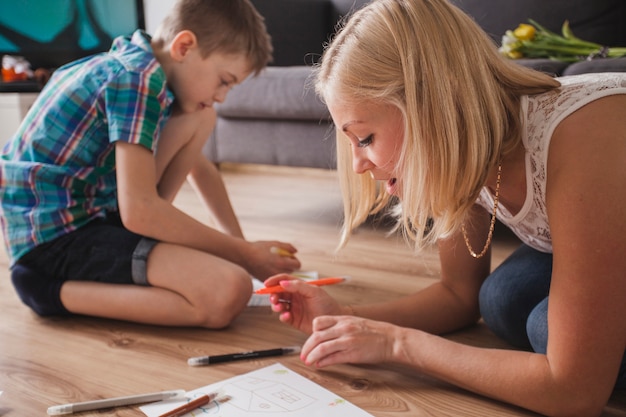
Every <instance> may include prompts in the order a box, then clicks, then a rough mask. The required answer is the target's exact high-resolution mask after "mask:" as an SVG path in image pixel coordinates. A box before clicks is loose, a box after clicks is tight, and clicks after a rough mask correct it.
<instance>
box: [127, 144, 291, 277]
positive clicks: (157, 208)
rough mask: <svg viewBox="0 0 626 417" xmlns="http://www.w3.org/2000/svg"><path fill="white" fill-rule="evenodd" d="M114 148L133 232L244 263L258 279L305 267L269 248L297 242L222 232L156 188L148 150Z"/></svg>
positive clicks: (129, 223) (288, 246)
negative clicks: (161, 193) (259, 239)
mask: <svg viewBox="0 0 626 417" xmlns="http://www.w3.org/2000/svg"><path fill="white" fill-rule="evenodd" d="M115 151H116V167H117V182H118V205H119V210H120V215H121V218H122V222H123V223H124V226H125V227H126V228H127V229H128V230H130V231H132V232H135V233H137V234H140V235H142V236H147V237H151V238H153V239H156V240H158V241H161V242H167V243H172V244H176V245H181V246H186V247H190V248H194V249H198V250H200V251H203V252H207V253H210V254H212V255H215V256H218V257H220V258H222V259H226V260H228V261H230V262H233V263H236V264H237V265H240V266H242V267H243V268H245V269H246V270H247V271H248V272H249V273H250V274H252V275H253V276H255V277H257V278H259V279H266V278H268V277H269V276H271V275H275V274H278V273H281V272H293V271H294V270H297V269H298V268H300V262H299V261H298V260H297V259H295V258H290V257H284V256H280V255H276V254H274V253H272V252H271V250H270V249H271V247H273V246H279V247H281V248H283V249H285V250H288V251H290V252H292V253H295V251H296V249H295V248H294V247H293V246H292V245H290V244H288V243H283V242H278V241H259V242H248V241H246V240H244V239H243V238H240V237H236V236H231V235H228V234H225V233H221V232H219V231H218V230H215V229H213V228H211V227H209V226H207V225H205V224H203V223H201V222H199V221H197V220H196V219H194V218H192V217H191V216H189V215H187V214H186V213H184V212H182V211H181V210H179V209H178V208H176V207H175V206H174V205H173V204H172V203H171V202H170V201H168V200H166V199H164V198H163V197H161V196H160V195H159V193H158V191H157V186H156V178H157V175H156V169H155V163H154V158H153V155H152V153H151V152H150V151H149V150H148V149H146V148H144V147H143V146H141V145H133V144H128V143H124V142H118V143H117V144H116V148H115Z"/></svg>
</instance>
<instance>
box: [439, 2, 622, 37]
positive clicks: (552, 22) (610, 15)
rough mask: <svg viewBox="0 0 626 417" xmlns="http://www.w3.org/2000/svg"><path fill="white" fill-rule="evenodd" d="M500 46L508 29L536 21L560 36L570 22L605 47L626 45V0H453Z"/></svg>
mask: <svg viewBox="0 0 626 417" xmlns="http://www.w3.org/2000/svg"><path fill="white" fill-rule="evenodd" d="M451 1H452V3H454V4H456V5H457V6H459V7H460V8H461V9H462V10H464V11H465V12H466V13H468V14H469V15H470V16H472V17H473V18H474V20H476V22H477V23H478V24H479V25H480V26H481V27H482V28H483V29H484V30H485V31H486V32H487V33H488V34H489V35H490V36H491V37H492V38H493V39H494V40H495V41H496V42H497V43H498V44H500V42H501V39H502V35H504V32H505V31H506V30H507V29H515V28H516V27H517V26H518V25H519V24H520V23H528V21H527V20H528V19H533V20H535V21H536V22H537V23H539V24H541V25H542V26H545V27H546V28H548V29H549V30H551V31H553V32H556V33H561V26H562V25H563V22H564V21H565V20H569V23H570V27H571V29H572V31H573V32H574V34H575V35H576V36H577V37H578V38H581V39H584V40H587V41H592V42H597V43H600V44H602V45H605V46H626V1H624V0H593V1H590V0H550V1H546V0H523V1H520V0H451Z"/></svg>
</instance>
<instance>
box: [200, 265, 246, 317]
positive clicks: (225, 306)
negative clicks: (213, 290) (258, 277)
mask: <svg viewBox="0 0 626 417" xmlns="http://www.w3.org/2000/svg"><path fill="white" fill-rule="evenodd" d="M223 283H224V284H227V285H223V286H222V287H221V288H220V292H219V295H218V297H216V298H215V301H214V302H213V303H212V305H210V306H207V307H208V309H207V311H206V315H205V317H204V319H203V321H204V327H208V328H213V329H219V328H223V327H227V326H228V325H230V323H232V321H233V320H235V319H236V318H237V317H238V316H239V315H240V314H241V313H242V312H243V310H244V309H245V308H246V306H247V305H248V301H249V300H250V297H251V296H252V279H251V278H250V275H249V274H248V273H247V272H246V271H245V270H244V269H243V268H239V267H236V268H233V270H232V271H231V272H230V273H227V274H225V275H224V276H223Z"/></svg>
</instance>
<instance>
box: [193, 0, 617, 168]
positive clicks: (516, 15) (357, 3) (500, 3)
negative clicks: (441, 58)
mask: <svg viewBox="0 0 626 417" xmlns="http://www.w3.org/2000/svg"><path fill="white" fill-rule="evenodd" d="M252 1H253V3H254V4H255V6H256V7H257V9H258V10H259V12H260V13H261V14H263V15H264V16H265V19H266V23H267V27H268V31H269V32H270V34H271V35H272V39H273V44H274V49H275V53H274V62H273V64H272V65H271V66H270V67H268V68H267V69H266V70H265V71H263V73H262V74H260V75H259V76H258V77H255V78H250V79H249V80H246V81H245V82H244V83H242V84H241V85H239V86H237V87H235V88H234V89H233V90H232V91H231V92H230V93H229V95H228V98H227V100H226V102H225V103H223V104H221V105H219V106H216V109H217V113H218V120H217V125H216V128H215V131H214V133H213V135H212V137H211V139H210V140H209V141H208V143H207V145H206V147H205V149H204V153H205V155H206V156H207V158H209V159H210V160H212V161H214V162H216V163H221V162H237V163H254V164H272V165H286V166H301V167H313V168H322V169H334V168H335V166H336V165H335V142H334V129H333V126H332V123H331V121H330V117H329V114H328V111H327V109H326V108H325V106H324V105H323V104H322V103H321V102H320V101H319V99H318V98H317V97H316V95H315V92H314V91H313V87H312V85H311V79H310V78H311V73H312V72H311V65H312V64H314V63H316V62H317V61H318V60H319V57H320V56H321V53H322V51H323V45H324V43H326V42H328V40H329V39H330V38H331V36H332V33H333V32H334V30H335V27H336V23H337V21H338V19H339V18H340V17H341V16H345V15H348V14H349V13H350V11H352V10H354V9H356V8H359V7H361V6H363V5H364V4H366V3H367V1H368V0H252ZM450 1H452V2H453V3H454V4H456V5H458V6H459V7H460V8H461V9H463V10H465V11H466V12H467V13H468V14H470V15H471V16H472V17H473V18H474V19H475V20H476V21H477V23H478V24H480V25H481V27H482V28H483V29H484V30H485V31H486V32H487V33H488V34H489V35H490V36H491V37H492V38H493V40H494V43H495V44H496V45H499V44H500V41H501V37H502V35H503V34H504V32H505V31H506V30H507V29H514V28H515V27H517V25H518V24H519V23H525V22H527V20H528V19H529V18H531V19H534V20H535V21H537V22H539V23H540V24H542V25H544V26H546V27H547V28H548V29H550V30H552V31H555V32H560V28H561V25H562V23H563V21H564V20H566V19H567V20H569V22H570V27H571V28H572V30H573V31H574V33H575V34H576V35H577V36H578V37H580V38H582V39H585V40H590V41H595V42H598V43H601V44H603V45H606V46H626V1H625V0H594V1H593V2H592V1H589V0H551V1H549V2H546V1H544V0H524V1H520V0H450ZM517 62H519V63H520V64H521V65H525V66H529V67H532V68H535V69H539V70H542V71H545V72H548V73H550V74H553V75H571V74H580V73H586V72H604V71H620V72H624V71H626V58H616V59H596V60H593V61H582V62H577V63H573V64H567V63H563V62H557V61H551V60H547V59H545V60H543V59H542V60H539V59H531V60H529V59H524V60H519V61H517Z"/></svg>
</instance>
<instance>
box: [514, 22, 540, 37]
mask: <svg viewBox="0 0 626 417" xmlns="http://www.w3.org/2000/svg"><path fill="white" fill-rule="evenodd" d="M513 34H514V35H515V37H516V38H517V39H519V40H521V41H529V40H531V39H533V38H534V37H535V27H534V26H533V25H527V24H526V23H522V24H520V25H519V26H518V27H517V29H515V30H514V31H513Z"/></svg>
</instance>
